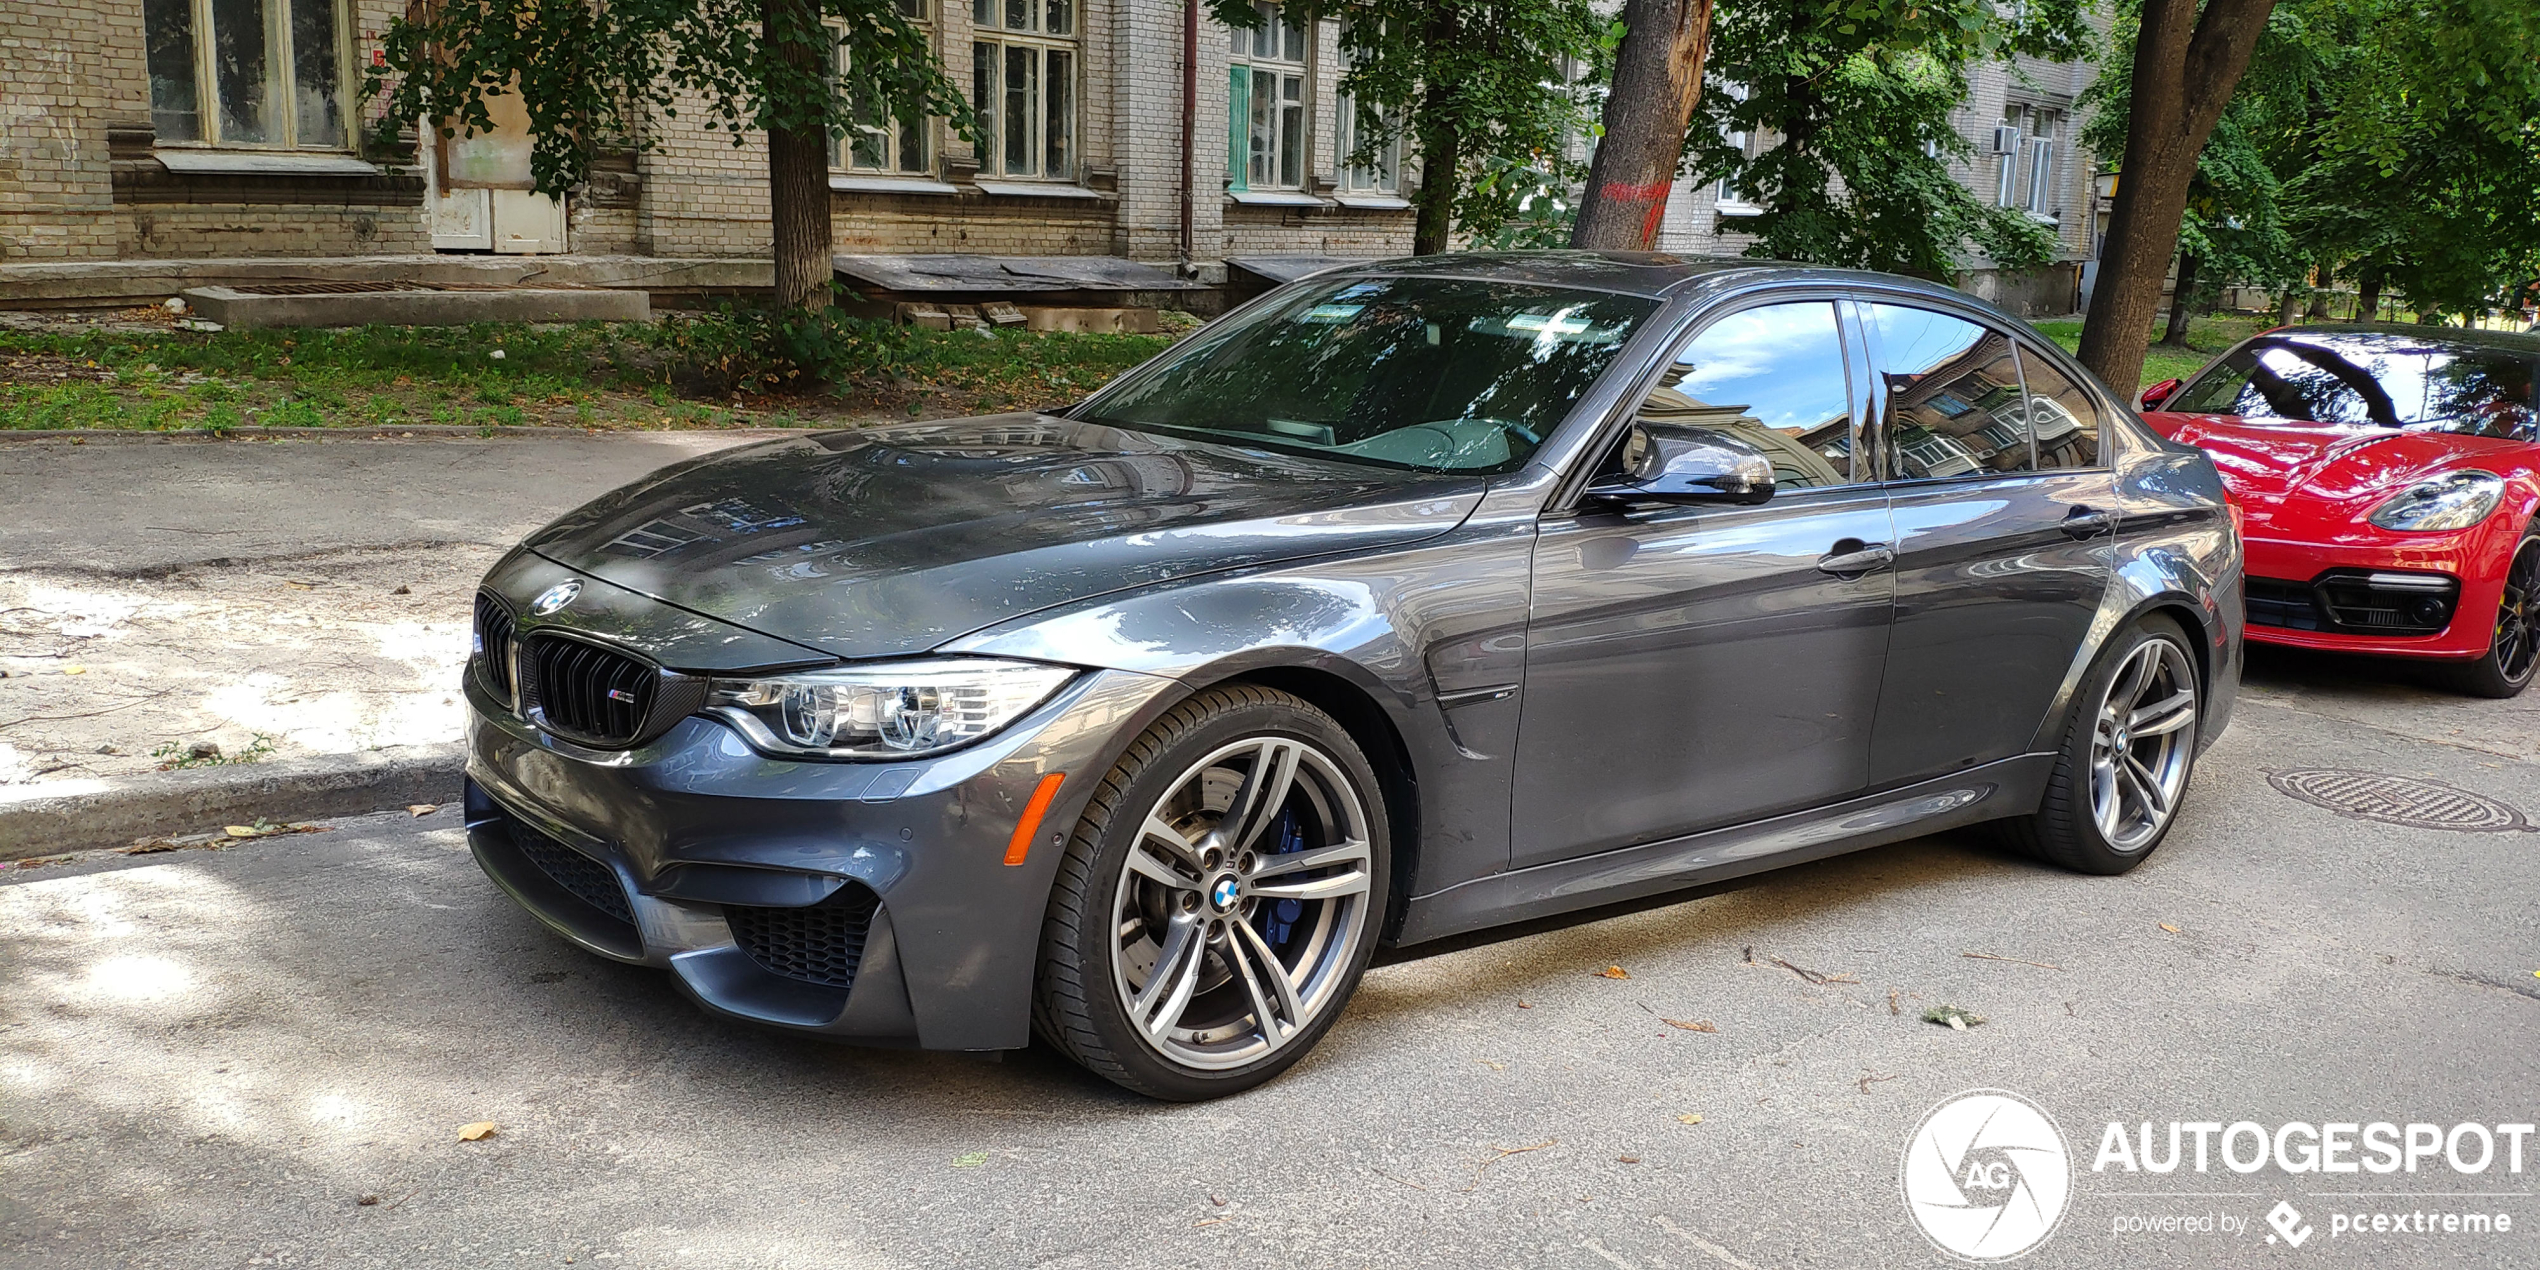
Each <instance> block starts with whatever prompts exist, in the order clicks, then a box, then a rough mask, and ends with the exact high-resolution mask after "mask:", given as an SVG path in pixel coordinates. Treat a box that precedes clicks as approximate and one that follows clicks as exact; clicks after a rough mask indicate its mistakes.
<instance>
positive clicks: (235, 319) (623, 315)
mask: <svg viewBox="0 0 2540 1270" xmlns="http://www.w3.org/2000/svg"><path fill="white" fill-rule="evenodd" d="M183 295H184V298H185V301H186V303H188V304H191V305H193V306H194V310H195V312H197V313H200V314H202V315H203V316H204V317H206V318H209V319H211V320H212V321H214V322H218V323H220V324H221V325H223V326H232V327H238V328H241V329H254V328H259V327H276V326H370V325H380V326H465V325H467V324H468V323H471V322H649V321H651V320H652V318H653V309H652V302H651V300H650V298H649V297H648V296H646V295H645V293H644V292H642V291H636V290H609V289H601V288H596V287H594V288H583V289H562V288H544V287H507V288H502V289H499V290H497V289H478V288H472V287H471V288H468V289H465V290H446V291H445V290H434V289H427V288H423V287H415V286H406V285H400V284H397V283H355V284H318V285H316V286H308V285H296V284H283V285H280V286H249V287H225V286H223V287H189V288H187V289H186V290H185V291H184V292H183Z"/></svg>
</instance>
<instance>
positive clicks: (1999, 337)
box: [1862, 304, 2116, 787]
mask: <svg viewBox="0 0 2540 1270" xmlns="http://www.w3.org/2000/svg"><path fill="white" fill-rule="evenodd" d="M1862 307H1863V310H1864V312H1865V315H1866V320H1865V321H1864V323H1863V325H1864V326H1865V327H1866V328H1867V331H1868V334H1869V336H1870V343H1871V352H1872V356H1873V357H1874V358H1875V359H1877V362H1878V366H1879V370H1880V374H1881V382H1882V384H1883V386H1884V389H1885V396H1886V402H1885V407H1884V408H1885V411H1886V419H1887V434H1888V437H1889V446H1890V452H1891V453H1890V464H1891V471H1892V473H1893V476H1894V479H1893V480H1892V481H1891V483H1890V484H1889V486H1888V492H1889V494H1890V496H1891V499H1892V502H1893V507H1894V514H1895V517H1896V552H1897V561H1896V630H1895V634H1894V635H1893V636H1892V637H1891V640H1890V643H1889V646H1888V656H1887V681H1886V685H1885V687H1884V689H1883V690H1882V692H1881V693H1880V697H1879V718H1878V731H1877V738H1876V740H1875V742H1874V743H1873V744H1872V746H1871V753H1870V780H1871V783H1872V784H1873V785H1874V786H1878V787H1889V786H1895V785H1903V784H1908V783H1911V782H1913V781H1917V780H1924V779H1930V778H1936V777H1940V776H1945V775H1948V774H1949V773H1951V772H1955V771H1959V770H1961V769H1964V768H1968V767H1973V766H1976V765H1977V764H1980V763H1986V762H1990V761H1992V760H1994V759H2000V758H2008V757H2010V756H2012V755H2015V754H2020V753H2024V752H2026V751H2027V750H2028V749H2029V747H2030V745H2031V743H2032V740H2033V739H2034V738H2035V736H2036V733H2037V730H2038V725H2039V724H2040V723H2041V722H2042V721H2043V720H2044V719H2045V716H2046V712H2047V710H2048V708H2049V707H2050V706H2051V705H2052V703H2053V701H2054V697H2055V692H2056V689H2057V688H2058V687H2059V686H2060V685H2061V684H2062V683H2063V680H2064V677H2065V675H2066V673H2067V672H2068V671H2069V670H2070V669H2071V667H2072V664H2073V658H2074V656H2075V655H2076V653H2077V651H2078V650H2079V649H2080V648H2081V647H2082V645H2083V642H2084V638H2085V636H2086V634H2087V632H2088V631H2089V628H2090V622H2091V619H2092V617H2093V616H2094V615H2095V614H2096V613H2097V612H2098V611H2099V601H2100V598H2101V597H2102V596H2103V595H2105V594H2106V592H2107V589H2108V580H2109V571H2110V569H2111V567H2112V565H2113V562H2114V558H2115V550H2114V546H2113V544H2114V541H2115V538H2114V529H2115V509H2116V504H2115V493H2116V477H2115V474H2114V473H2113V472H2111V471H2110V470H2109V469H2108V467H2107V466H2106V464H2105V463H2104V462H2103V461H2102V460H2101V456H2100V449H2099V413H2098V408H2097V406H2096V405H2095V404H2094V403H2093V401H2092V399H2091V397H2090V394H2088V393H2087V392H2085V391H2083V389H2082V388H2081V386H2080V385H2079V384H2076V383H2075V382H2073V380H2071V379H2070V378H2068V377H2066V376H2065V375H2064V374H2063V372H2061V371H2060V370H2057V369H2056V368H2055V366H2054V365H2053V364H2052V363H2051V362H2049V361H2047V360H2046V359H2045V358H2044V357H2043V356H2040V355H2038V354H2037V353H2036V352H2035V351H2034V349H2030V350H2028V351H2026V352H2022V351H2020V342H2019V341H2018V340H2015V339H2014V338H2013V337H2012V336H2011V335H2010V333H2008V332H2006V331H2003V330H1999V329H1996V328H1995V327H1994V326H1992V325H1990V324H1986V323H1980V322H1977V321H1975V320H1973V319H1972V318H1970V317H1967V316H1964V315H1959V314H1953V313H1944V312H1939V311H1936V310H1933V309H1926V308H1919V307H1914V306H1911V305H1903V304H1868V305H1864V306H1862ZM2038 743H2039V744H2043V745H2047V746H2051V745H2052V744H2053V743H2054V740H2053V738H2049V739H2047V740H2044V741H2042V742H2038Z"/></svg>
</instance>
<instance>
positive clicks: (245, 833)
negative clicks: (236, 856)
mask: <svg viewBox="0 0 2540 1270" xmlns="http://www.w3.org/2000/svg"><path fill="white" fill-rule="evenodd" d="M221 832H222V833H225V834H228V835H229V836H230V837H233V838H257V837H262V836H263V835H262V834H259V833H257V832H256V830H255V829H253V828H251V827H249V826H247V825H223V826H221Z"/></svg>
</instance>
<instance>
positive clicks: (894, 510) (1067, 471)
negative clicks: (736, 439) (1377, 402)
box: [528, 414, 1484, 657]
mask: <svg viewBox="0 0 2540 1270" xmlns="http://www.w3.org/2000/svg"><path fill="white" fill-rule="evenodd" d="M1483 487H1484V482H1483V481H1482V480H1481V478H1479V477H1475V476H1435V475H1427V474H1422V473H1416V472H1400V471H1390V470H1383V469H1377V468H1371V467H1367V466H1363V465H1358V464H1346V463H1338V462H1331V461H1325V460H1320V459H1313V458H1306V457H1299V456H1293V455H1285V454H1279V453H1275V452H1271V451H1266V450H1255V449H1246V448H1241V447H1236V446H1226V445H1209V444H1199V443H1193V442H1187V441H1180V440H1175V439H1172V438H1166V437H1158V436H1154V435H1150V434H1146V433H1139V432H1131V431H1127V430H1125V429H1120V428H1113V427H1109V426H1105V425H1100V424H1088V423H1080V422H1077V421H1075V420H1071V419H1062V418H1058V417H1055V416H1050V415H1033V414H1013V415H996V416H990V417H986V418H980V419H963V420H954V421H951V422H946V423H932V424H922V425H911V426H905V427H891V428H875V429H866V430H857V431H846V432H828V433H817V434H809V435H805V436H801V437H793V438H787V439H784V440H781V441H774V442H769V443H767V444H763V445H755V446H750V447H747V448H744V449H737V450H729V451H725V452H723V453H721V454H718V455H712V456H709V457H707V458H704V459H699V460H695V461H692V462H689V463H685V464H680V465H677V466H674V467H670V468H665V469H663V470H662V471H659V472H656V473H654V474H652V475H651V476H648V477H646V478H644V479H643V480H640V481H637V482H636V483H634V484H632V485H629V486H626V487H625V488H623V489H620V490H617V491H615V492H613V493H609V494H605V495H602V496H601V497H600V498H598V499H596V500H594V501H592V502H591V503H589V504H587V505H585V506H583V507H582V508H580V509H579V510H576V511H574V512H573V513H571V514H569V515H567V516H565V517H564V518H562V519H560V520H558V521H556V522H555V523H554V524H551V525H549V526H547V527H546V528H545V529H542V530H540V531H539V532H538V533H537V534H536V535H534V536H533V537H531V539H530V540H529V543H528V545H529V548H530V549H531V550H533V551H535V552H537V553H538V554H539V555H541V556H544V557H546V558H548V559H550V560H553V561H555V562H556V563H558V564H561V565H564V566H566V567H568V568H572V569H578V570H581V571H583V572H586V573H589V574H592V575H595V576H597V577H600V578H604V579H606V580H608V581H610V582H613V583H615V584H617V585H619V586H622V587H626V588H628V589H631V590H634V591H638V592H641V593H643V594H645V595H649V596H651V597H653V598H655V599H658V600H661V601H664V602H666V603H669V604H674V605H677V606H679V607H681V608H684V609H688V610H690V611H692V612H696V613H701V614H704V615H706V616H709V617H714V618H719V619H721V620H723V621H726V622H730V623H733V624H735V625H738V626H742V627H746V628H749V629H751V630H755V631H758V632H760V633H762V634H766V635H772V636H775V637H777V638H779V639H786V640H791V641H794V642H796V643H799V644H806V645H809V646H811V647H814V648H818V649H820V650H822V651H825V652H829V653H834V654H836V655H838V656H842V657H887V656H899V655H905V654H909V653H918V652H924V651H926V650H927V649H930V648H933V647H935V646H937V645H939V644H941V643H943V642H944V641H946V640H949V639H952V638H955V637H957V636H960V635H965V634H968V633H970V632H972V631H976V630H979V629H981V628H984V627H987V626H992V625H995V624H997V623H999V622H1003V621H1007V620H1009V619H1012V618H1015V617H1019V616H1021V615H1023V614H1026V613H1030V612H1033V611H1036V610H1039V609H1044V608H1048V607H1051V606H1053V605H1059V604H1066V603H1069V602H1072V601H1076V600H1082V599H1086V598H1089V597H1092V596H1096V595H1101V594H1104V593H1106V592H1111V591H1118V590H1123V589H1127V588H1132V587H1140V586H1146V585H1150V584H1153V583H1158V582H1166V581H1171V580H1173V579H1176V578H1185V577H1191V576H1194V575H1197V574H1202V573H1208V572H1212V571H1217V570H1223V569H1233V568H1241V567H1244V566H1249V565H1259V564H1266V563H1270V562H1273V561H1279V560H1292V559H1297V558H1300V557H1305V556H1315V555H1324V554H1331V553H1338V552H1356V551H1365V550H1370V549H1375V548H1382V547H1389V546H1395V545H1399V544H1403V543H1409V542H1415V541H1418V540H1419V539H1422V538H1427V537H1430V536H1433V535H1436V534H1440V533H1444V532H1445V531H1447V530H1449V529H1451V528H1453V527H1455V525H1457V524H1458V523H1460V522H1462V520H1463V519H1464V517H1465V516H1466V515H1468V514H1470V513H1471V511H1472V509H1473V507H1474V505H1475V503H1476V502H1477V501H1478V500H1479V498H1480V495H1481V493H1482V490H1483Z"/></svg>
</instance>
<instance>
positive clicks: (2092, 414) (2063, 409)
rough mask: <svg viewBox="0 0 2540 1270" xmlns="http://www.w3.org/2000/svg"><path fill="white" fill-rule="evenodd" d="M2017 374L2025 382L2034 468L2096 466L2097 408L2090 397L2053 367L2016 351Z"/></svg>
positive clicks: (2042, 358)
mask: <svg viewBox="0 0 2540 1270" xmlns="http://www.w3.org/2000/svg"><path fill="white" fill-rule="evenodd" d="M2020 370H2021V371H2022V372H2023V373H2024V374H2025V376H2026V378H2027V380H2028V422H2029V432H2030V434H2031V435H2033V436H2035V437H2036V438H2037V468H2038V470H2039V471H2041V472H2043V471H2049V470H2052V469H2055V468H2066V467H2097V466H2099V407H2098V406H2097V405H2095V404H2093V403H2092V402H2091V399H2090V393H2089V392H2088V391H2087V390H2085V389H2083V388H2082V386H2081V385H2079V384H2077V383H2074V382H2073V381H2072V380H2071V379H2068V378H2066V377H2065V375H2064V372H2062V371H2060V370H2057V369H2055V364H2054V363H2053V362H2050V361H2048V360H2046V359H2045V358H2044V357H2042V356H2039V355H2038V354H2036V353H2034V352H2031V351H2029V350H2028V349H2025V348H2023V349H2021V350H2020Z"/></svg>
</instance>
